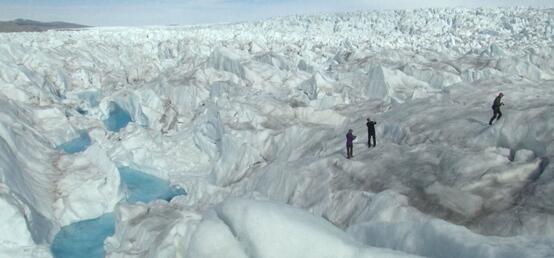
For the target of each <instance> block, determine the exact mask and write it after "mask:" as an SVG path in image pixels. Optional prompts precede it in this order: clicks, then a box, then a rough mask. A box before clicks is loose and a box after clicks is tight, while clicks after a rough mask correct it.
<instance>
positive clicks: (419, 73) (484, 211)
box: [0, 7, 554, 258]
mask: <svg viewBox="0 0 554 258" xmlns="http://www.w3.org/2000/svg"><path fill="white" fill-rule="evenodd" d="M552 21H553V12H552V10H550V9H533V8H521V7H518V8H500V9H483V8H480V9H463V8H453V9H421V10H401V11H400V10H396V11H394V10H392V11H379V12H378V11H368V12H351V13H339V14H326V15H306V16H291V17H282V18H275V19H268V20H263V21H257V22H249V23H234V24H213V25H195V26H175V27H143V28H90V29H85V30H80V31H49V32H44V33H17V34H0V42H1V43H0V106H1V107H2V111H1V113H0V207H1V209H0V210H1V212H0V225H2V228H1V229H2V230H1V231H2V232H11V233H12V234H10V235H5V234H2V235H0V256H2V257H3V256H6V257H52V253H51V252H50V251H49V250H50V249H51V248H50V247H52V243H53V242H55V239H56V236H57V235H58V234H59V233H58V232H62V231H63V230H64V229H67V228H68V227H73V226H76V225H78V224H79V223H82V222H83V221H89V220H94V219H96V218H99V217H101V216H107V215H106V214H113V221H114V223H115V224H112V225H113V230H114V231H113V235H112V236H110V237H107V238H106V240H105V241H103V239H102V238H98V239H96V240H98V241H97V242H96V243H95V245H96V248H97V249H96V252H98V253H99V254H102V253H104V252H105V255H106V256H107V257H176V256H179V255H184V256H186V257H203V258H204V257H221V256H222V254H225V255H224V256H225V257H260V258H265V257H282V256H278V255H279V254H286V256H288V257H303V258H304V257H314V258H315V257H317V258H320V257H325V255H327V256H329V257H380V256H383V257H397V256H398V257H410V256H417V255H419V256H425V257H553V256H554V253H553V252H554V251H553V248H552V246H554V240H553V239H554V238H553V237H552V236H553V235H554V199H553V198H552V196H553V195H554V169H553V165H552V161H554V119H552V115H551V114H552V113H553V111H554V105H553V103H552V99H554V91H553V90H552V89H553V87H554V82H553V79H554V58H553V53H554V45H553V44H552V42H553V37H554V27H553V26H554V25H553V22H552ZM499 92H503V93H504V95H505V97H504V99H503V102H504V103H505V105H504V106H503V107H502V111H503V114H504V115H503V117H502V118H501V119H500V120H499V121H497V122H495V124H494V125H492V126H489V125H488V120H489V118H490V116H491V115H492V112H491V109H490V106H491V104H492V100H493V99H494V97H495V96H496V95H497V94H498V93H499ZM367 117H371V118H372V120H375V121H377V126H376V131H377V147H376V148H369V149H368V147H367V145H366V140H367V139H366V136H367V135H366V126H365V120H366V118H367ZM350 128H351V129H353V130H354V134H356V135H358V138H357V140H356V142H355V144H354V158H353V159H351V160H346V159H345V148H344V141H345V134H346V132H347V130H348V129H350ZM81 132H86V133H87V135H88V137H83V134H82V133H81ZM74 139H76V140H74ZM72 140H74V141H72ZM68 142H69V144H67V145H64V143H68ZM87 145H88V147H87V148H85V146H87ZM62 146H65V148H64V147H62ZM58 148H61V149H62V150H63V149H66V151H60V149H58ZM118 167H119V168H121V167H129V168H133V169H134V170H137V171H141V172H144V173H145V174H140V175H139V176H136V177H132V178H131V179H132V180H129V178H127V179H125V177H126V176H125V175H122V174H120V173H119V171H118ZM124 170H125V169H124ZM128 172H129V171H128ZM146 174H147V175H146ZM150 176H154V177H157V178H160V179H162V180H164V182H167V183H168V184H169V185H175V186H177V188H172V187H166V186H167V184H162V185H164V190H163V191H174V192H173V193H172V194H169V195H165V194H158V193H156V191H154V192H153V193H152V194H150V193H147V192H143V193H141V194H139V196H134V197H133V195H132V194H131V195H130V196H132V197H131V198H130V199H131V203H129V202H127V201H121V200H123V199H125V194H126V192H125V188H124V187H121V185H122V183H121V181H122V180H123V181H125V180H129V181H134V182H135V183H137V184H138V185H148V184H145V183H142V179H148V178H150ZM153 185H154V186H155V187H158V186H160V184H158V181H156V182H155V183H153ZM129 189H131V190H132V191H133V189H139V190H140V191H142V190H146V189H145V188H144V189H142V188H140V187H139V188H133V187H130V188H127V190H129ZM179 189H186V197H179V196H178V197H175V198H172V199H171V200H170V201H169V202H168V201H164V200H158V201H152V202H143V201H141V196H140V195H144V194H148V195H149V196H152V198H162V199H164V198H166V197H167V198H166V199H169V196H172V195H174V194H179V193H182V192H181V190H179ZM135 200H136V201H137V202H136V203H133V202H134V201H135ZM143 200H145V199H143ZM102 218H103V217H102ZM107 224H110V223H107ZM107 224H104V225H107ZM96 228H98V229H100V231H102V230H104V229H108V228H102V227H96ZM60 230H62V231H60ZM293 234H294V237H292V235H293ZM78 235H79V234H78ZM82 237H84V238H86V236H82ZM290 239H294V241H289V240H290ZM316 240H317V241H316ZM102 241H103V243H101V242H102ZM287 241H288V242H287ZM75 247H77V246H75ZM68 248H73V247H71V246H68ZM391 249H393V250H391Z"/></svg>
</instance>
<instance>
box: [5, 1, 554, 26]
mask: <svg viewBox="0 0 554 258" xmlns="http://www.w3.org/2000/svg"><path fill="white" fill-rule="evenodd" d="M495 6H503V7H505V6H533V7H554V0H319V1H318V0H304V1H302V0H119V1H116V0H0V20H12V19H16V18H24V19H32V20H39V21H67V22H75V23H80V24H85V25H92V26H129V25H168V24H182V25H184V24H199V23H217V22H234V21H247V20H255V19H262V18H269V17H275V16H284V15H291V14H310V13H320V12H340V11H356V10H383V9H413V8H427V7H495Z"/></svg>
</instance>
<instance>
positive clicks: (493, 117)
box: [489, 110, 500, 125]
mask: <svg viewBox="0 0 554 258" xmlns="http://www.w3.org/2000/svg"><path fill="white" fill-rule="evenodd" d="M498 113H499V111H497V110H493V114H492V118H491V120H490V121H489V125H492V122H493V121H494V119H495V118H496V116H497V115H498ZM498 118H500V116H499V117H498Z"/></svg>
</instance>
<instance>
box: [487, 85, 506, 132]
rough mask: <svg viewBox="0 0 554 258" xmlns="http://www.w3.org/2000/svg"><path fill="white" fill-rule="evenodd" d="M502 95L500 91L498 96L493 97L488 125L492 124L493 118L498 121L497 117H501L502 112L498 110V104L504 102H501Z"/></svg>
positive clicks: (500, 104)
mask: <svg viewBox="0 0 554 258" xmlns="http://www.w3.org/2000/svg"><path fill="white" fill-rule="evenodd" d="M502 97H504V94H503V93H502V92H500V93H499V94H498V96H497V97H496V98H495V99H494V102H493V103H492V111H493V115H492V118H491V120H490V121H489V125H492V122H493V121H494V119H495V118H496V120H497V121H498V119H500V118H501V117H502V112H500V106H502V105H504V103H502Z"/></svg>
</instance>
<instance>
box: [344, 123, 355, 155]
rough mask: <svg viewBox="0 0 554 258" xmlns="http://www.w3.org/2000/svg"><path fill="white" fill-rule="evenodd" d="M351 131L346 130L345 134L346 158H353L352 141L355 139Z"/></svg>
mask: <svg viewBox="0 0 554 258" xmlns="http://www.w3.org/2000/svg"><path fill="white" fill-rule="evenodd" d="M352 132H353V131H352V129H349V130H348V133H347V134H346V158H347V159H349V158H352V157H354V154H353V153H352V152H353V149H354V139H356V135H354V134H352Z"/></svg>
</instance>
